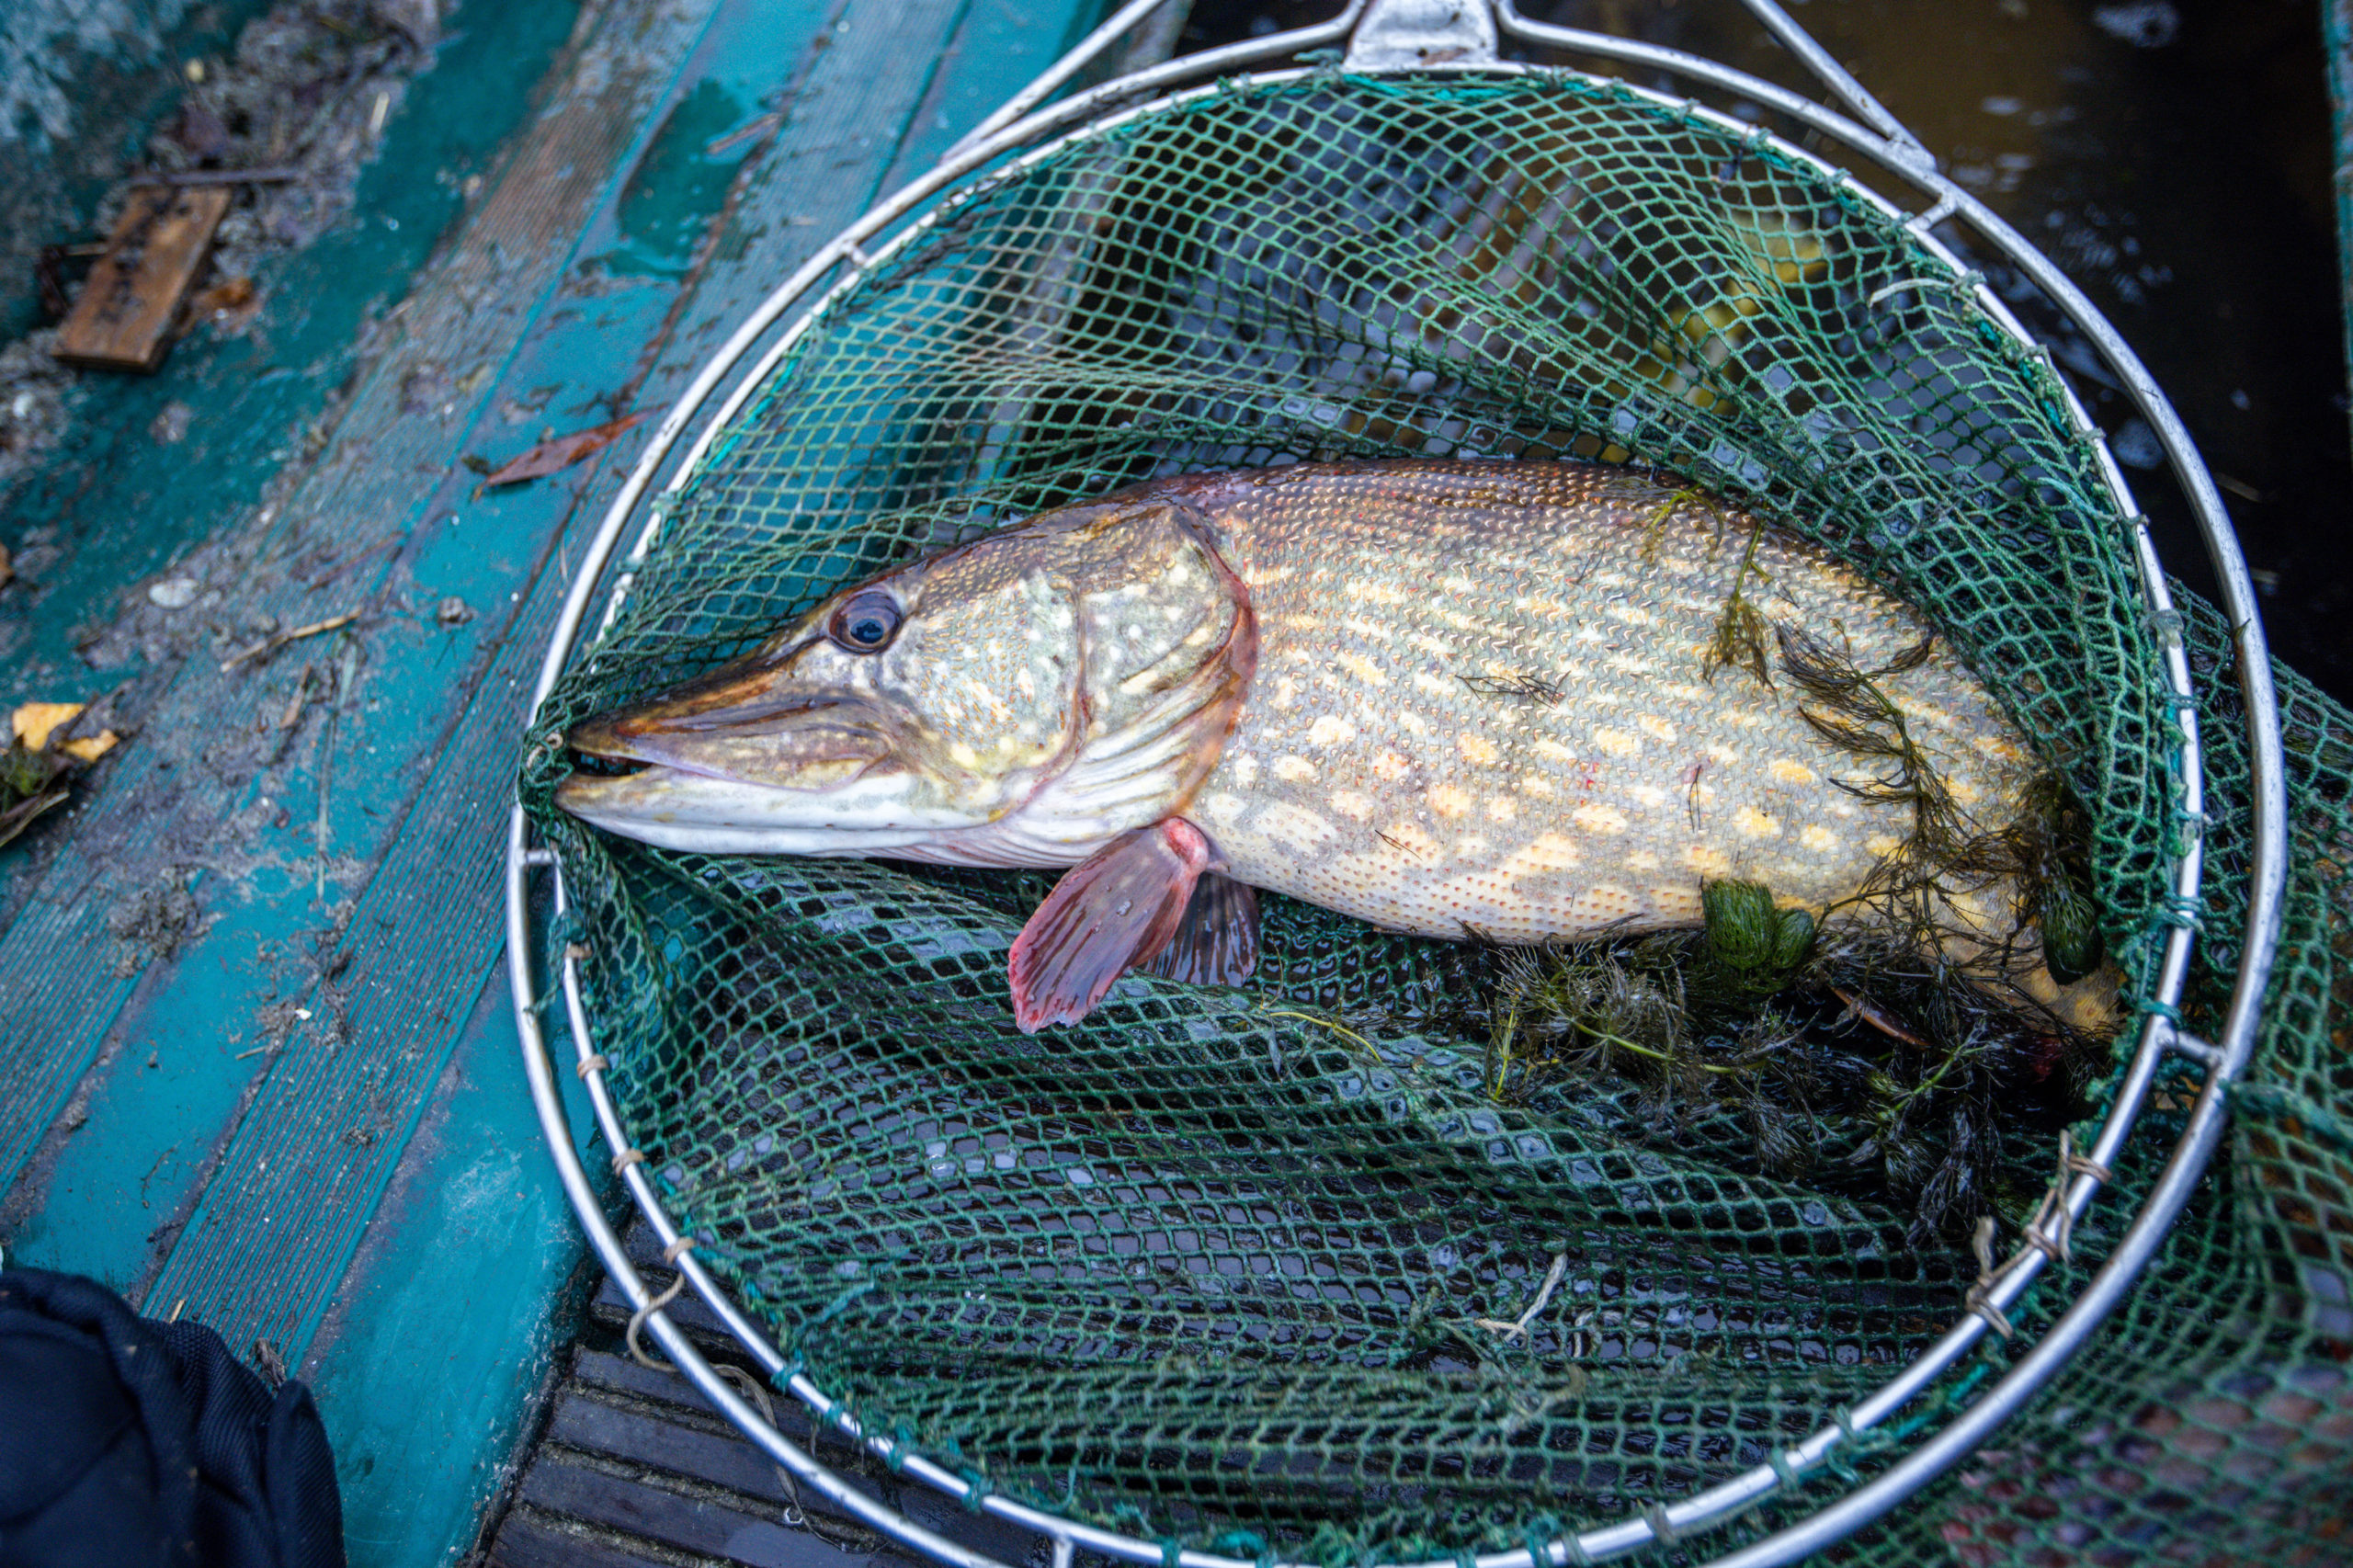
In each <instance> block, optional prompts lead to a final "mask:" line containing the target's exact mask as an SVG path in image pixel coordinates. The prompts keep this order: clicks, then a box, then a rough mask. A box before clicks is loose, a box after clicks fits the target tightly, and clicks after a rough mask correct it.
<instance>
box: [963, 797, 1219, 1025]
mask: <svg viewBox="0 0 2353 1568" xmlns="http://www.w3.org/2000/svg"><path fill="white" fill-rule="evenodd" d="M1216 859H1217V855H1216V851H1215V850H1214V849H1212V848H1211V845H1210V841H1209V840H1208V838H1206V837H1205V836H1203V835H1202V833H1201V831H1200V829H1199V828H1197V827H1195V826H1194V825H1193V824H1190V823H1188V822H1186V821H1184V820H1183V819H1181V818H1178V817H1167V818H1164V819H1163V820H1161V821H1159V822H1156V823H1154V824H1151V825H1150V826H1147V827H1140V828H1136V829H1134V830H1133V831H1131V832H1129V833H1123V834H1121V835H1120V836H1119V837H1117V838H1115V839H1113V840H1112V841H1111V842H1110V843H1109V844H1107V845H1105V846H1103V847H1102V848H1100V849H1098V850H1097V851H1096V852H1095V853H1094V854H1093V855H1092V856H1090V857H1088V858H1086V859H1085V860H1083V861H1081V862H1080V863H1079V864H1077V865H1076V866H1074V867H1072V868H1071V869H1070V870H1069V871H1068V872H1066V873H1064V875H1063V880H1062V881H1059V882H1056V883H1055V884H1054V891H1053V892H1050V893H1048V894H1047V895H1046V901H1045V902H1044V903H1040V905H1039V906H1038V908H1037V910H1036V912H1035V913H1034V914H1032V915H1030V916H1029V923H1028V924H1027V925H1025V926H1022V927H1021V934H1020V935H1019V936H1018V937H1015V938H1014V940H1013V951H1012V953H1011V954H1010V955H1009V956H1008V957H1007V959H1006V978H1007V980H1008V981H1010V982H1011V984H1012V990H1013V1018H1014V1022H1015V1023H1017V1025H1019V1026H1020V1028H1021V1032H1022V1033H1024V1034H1036V1033H1037V1032H1038V1031H1039V1030H1040V1029H1042V1028H1046V1027H1047V1026H1049V1025H1051V1024H1074V1023H1076V1022H1078V1020H1080V1019H1081V1018H1084V1017H1086V1016H1087V1014H1089V1013H1091V1012H1093V1011H1094V1010H1095V1006H1096V1004H1097V1003H1098V1002H1100V1001H1102V1000H1103V997H1104V995H1105V994H1107V993H1108V992H1109V990H1110V989H1111V985H1112V983H1113V982H1114V981H1116V980H1118V979H1119V978H1120V975H1122V974H1125V973H1126V972H1127V971H1130V970H1131V969H1145V968H1150V969H1153V970H1154V971H1155V972H1160V973H1167V974H1172V975H1176V977H1178V978H1193V977H1195V976H1196V975H1198V977H1199V978H1200V979H1205V980H1214V979H1221V978H1224V977H1226V976H1228V975H1236V966H1237V965H1239V966H1240V968H1239V974H1238V975H1236V977H1237V978H1238V977H1239V976H1240V975H1247V974H1248V972H1249V971H1250V969H1251V968H1252V967H1253V966H1255V965H1256V961H1257V948H1258V933H1257V912H1258V904H1257V898H1256V894H1254V893H1252V892H1251V891H1250V890H1249V889H1248V888H1246V887H1244V886H1243V885H1242V884H1241V883H1239V882H1236V881H1233V880H1232V879H1231V878H1227V877H1223V876H1220V875H1218V874H1217V873H1216V872H1213V871H1211V870H1210V869H1209V868H1210V866H1211V863H1212V862H1213V861H1215V860H1216ZM1237 920H1241V921H1243V923H1245V924H1246V926H1247V927H1248V929H1247V932H1246V934H1245V935H1243V936H1241V937H1238V938H1237V937H1234V936H1233V934H1232V933H1230V932H1229V931H1227V930H1226V929H1225V927H1226V926H1229V925H1231V924H1233V922H1235V921H1237ZM1172 950H1173V956H1172ZM1162 960H1166V961H1167V963H1168V964H1169V966H1170V967H1169V968H1166V969H1161V968H1159V967H1158V966H1159V964H1160V962H1161V961H1162ZM1180 971H1181V972H1180Z"/></svg>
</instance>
